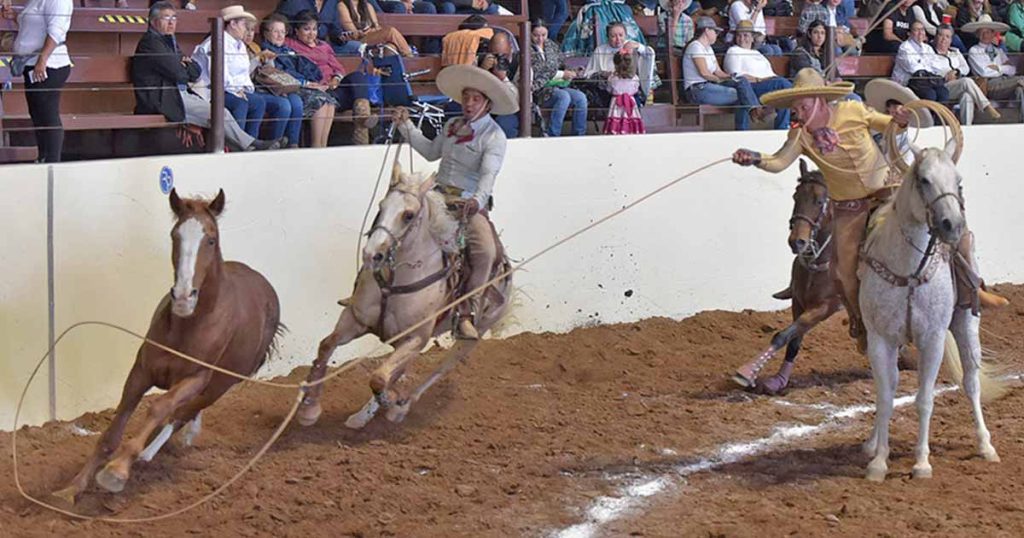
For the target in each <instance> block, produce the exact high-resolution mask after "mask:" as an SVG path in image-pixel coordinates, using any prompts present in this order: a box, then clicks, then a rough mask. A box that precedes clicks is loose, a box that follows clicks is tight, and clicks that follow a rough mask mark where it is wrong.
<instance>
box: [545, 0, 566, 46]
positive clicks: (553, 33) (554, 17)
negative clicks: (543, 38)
mask: <svg viewBox="0 0 1024 538" xmlns="http://www.w3.org/2000/svg"><path fill="white" fill-rule="evenodd" d="M542 5H543V8H544V9H543V11H542V16H543V17H544V22H545V23H547V25H548V36H550V38H551V39H558V32H560V31H562V26H564V25H565V21H566V19H568V18H569V0H543V4H542Z"/></svg>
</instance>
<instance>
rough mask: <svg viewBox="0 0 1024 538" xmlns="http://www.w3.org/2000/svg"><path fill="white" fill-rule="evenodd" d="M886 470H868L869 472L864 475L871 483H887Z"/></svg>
mask: <svg viewBox="0 0 1024 538" xmlns="http://www.w3.org/2000/svg"><path fill="white" fill-rule="evenodd" d="M885 474H886V470H885V469H872V468H870V467H869V468H868V472H867V473H866V474H865V475H864V478H867V479H868V481H869V482H885Z"/></svg>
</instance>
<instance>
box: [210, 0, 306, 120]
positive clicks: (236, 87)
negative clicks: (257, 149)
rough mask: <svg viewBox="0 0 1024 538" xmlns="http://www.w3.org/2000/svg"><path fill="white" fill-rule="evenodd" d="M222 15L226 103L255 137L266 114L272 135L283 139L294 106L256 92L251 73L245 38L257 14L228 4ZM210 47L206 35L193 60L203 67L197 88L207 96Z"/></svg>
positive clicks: (286, 101) (221, 12)
mask: <svg viewBox="0 0 1024 538" xmlns="http://www.w3.org/2000/svg"><path fill="white" fill-rule="evenodd" d="M220 15H221V17H222V18H223V19H224V104H225V106H226V107H227V109H228V110H229V111H230V112H231V115H232V116H234V117H235V119H236V120H238V123H239V125H241V126H242V127H244V128H245V132H247V133H249V135H250V136H252V137H253V138H259V137H260V126H261V124H262V122H263V119H264V113H266V115H267V117H268V118H267V119H269V120H270V122H271V129H272V130H273V132H274V136H273V137H271V138H272V139H277V138H280V137H281V135H283V134H284V129H285V127H286V122H287V121H288V118H289V117H290V116H291V113H292V110H291V105H290V104H289V103H288V100H287V99H285V100H279V99H267V95H266V94H262V93H256V85H255V84H253V82H252V78H251V77H250V76H249V68H250V64H249V53H248V52H247V50H248V49H247V48H246V46H245V43H244V42H243V41H242V40H243V39H244V37H245V33H246V31H247V26H246V21H247V20H248V21H252V22H255V21H256V16H255V15H253V14H252V13H249V12H247V11H245V9H244V8H243V7H242V6H228V7H226V8H224V9H222V10H221V11H220ZM210 47H211V44H210V38H209V37H207V38H206V39H205V40H203V42H202V43H200V44H199V45H197V46H196V48H195V51H194V52H193V53H192V59H193V60H194V61H195V62H196V64H198V65H199V68H200V70H201V71H200V75H199V81H198V82H197V86H198V88H197V91H199V92H201V93H204V94H205V95H204V97H206V98H209V92H210V79H211V74H210Z"/></svg>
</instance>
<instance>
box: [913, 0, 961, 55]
mask: <svg viewBox="0 0 1024 538" xmlns="http://www.w3.org/2000/svg"><path fill="white" fill-rule="evenodd" d="M944 4H945V5H944ZM948 5H949V4H947V3H946V2H945V0H917V3H915V4H914V6H913V7H912V8H911V11H913V13H914V20H916V21H918V22H920V23H921V24H923V25H924V31H925V32H927V33H928V38H929V39H933V40H934V39H935V38H936V36H938V33H939V26H942V15H943V13H944V12H945V6H948ZM953 46H954V47H956V48H957V49H959V50H960V52H967V47H965V46H964V42H963V41H962V40H961V39H960V36H957V35H956V34H953Z"/></svg>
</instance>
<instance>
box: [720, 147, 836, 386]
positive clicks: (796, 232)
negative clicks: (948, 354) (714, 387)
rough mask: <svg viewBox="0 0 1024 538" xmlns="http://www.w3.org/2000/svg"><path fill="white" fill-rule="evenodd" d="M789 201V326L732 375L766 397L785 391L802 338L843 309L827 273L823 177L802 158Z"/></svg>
mask: <svg viewBox="0 0 1024 538" xmlns="http://www.w3.org/2000/svg"><path fill="white" fill-rule="evenodd" d="M793 202H794V203H793V216H792V217H791V218H790V219H789V230H790V231H789V246H790V248H791V249H793V254H796V258H794V259H793V269H792V273H791V275H792V276H791V280H790V286H791V289H792V290H793V303H792V313H793V323H791V324H789V326H788V327H786V328H785V329H783V330H781V331H779V332H777V333H775V336H773V337H772V341H771V345H770V346H769V347H768V349H766V350H765V351H764V352H763V353H761V354H760V355H758V356H757V358H756V359H754V360H753V361H752V362H750V363H748V364H745V365H744V366H742V367H741V368H740V369H738V370H736V374H735V375H733V380H734V381H736V383H739V384H740V385H742V386H744V387H749V388H753V389H755V390H757V391H759V392H762V393H765V394H778V393H779V392H780V391H781V390H782V389H784V388H786V385H788V384H789V376H790V374H791V373H792V372H793V363H794V362H795V361H796V355H797V353H799V352H800V344H801V342H802V341H803V338H804V335H805V334H807V332H808V331H810V330H811V329H813V328H814V327H815V326H816V325H817V324H819V323H821V322H822V321H825V320H826V319H828V318H829V317H830V316H832V314H835V313H836V311H838V310H839V308H840V307H841V306H842V303H841V302H840V300H839V290H838V289H837V288H836V286H835V281H834V280H833V278H832V276H831V275H830V272H829V267H830V265H831V259H832V211H831V209H830V207H831V204H830V203H829V197H828V187H826V186H825V181H824V177H822V175H821V172H819V171H817V170H815V171H813V172H810V171H808V170H807V163H806V162H804V160H803V159H800V179H799V183H798V184H797V186H796V192H795V193H793ZM783 347H785V348H786V359H785V361H784V362H783V363H782V367H781V368H779V372H778V373H777V374H775V375H773V376H770V377H767V378H764V379H758V377H757V374H758V373H759V372H760V371H761V369H762V368H764V365H765V364H767V363H768V361H769V360H770V359H771V358H772V357H773V356H774V355H775V353H777V352H778V351H779V350H780V349H782V348H783Z"/></svg>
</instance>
